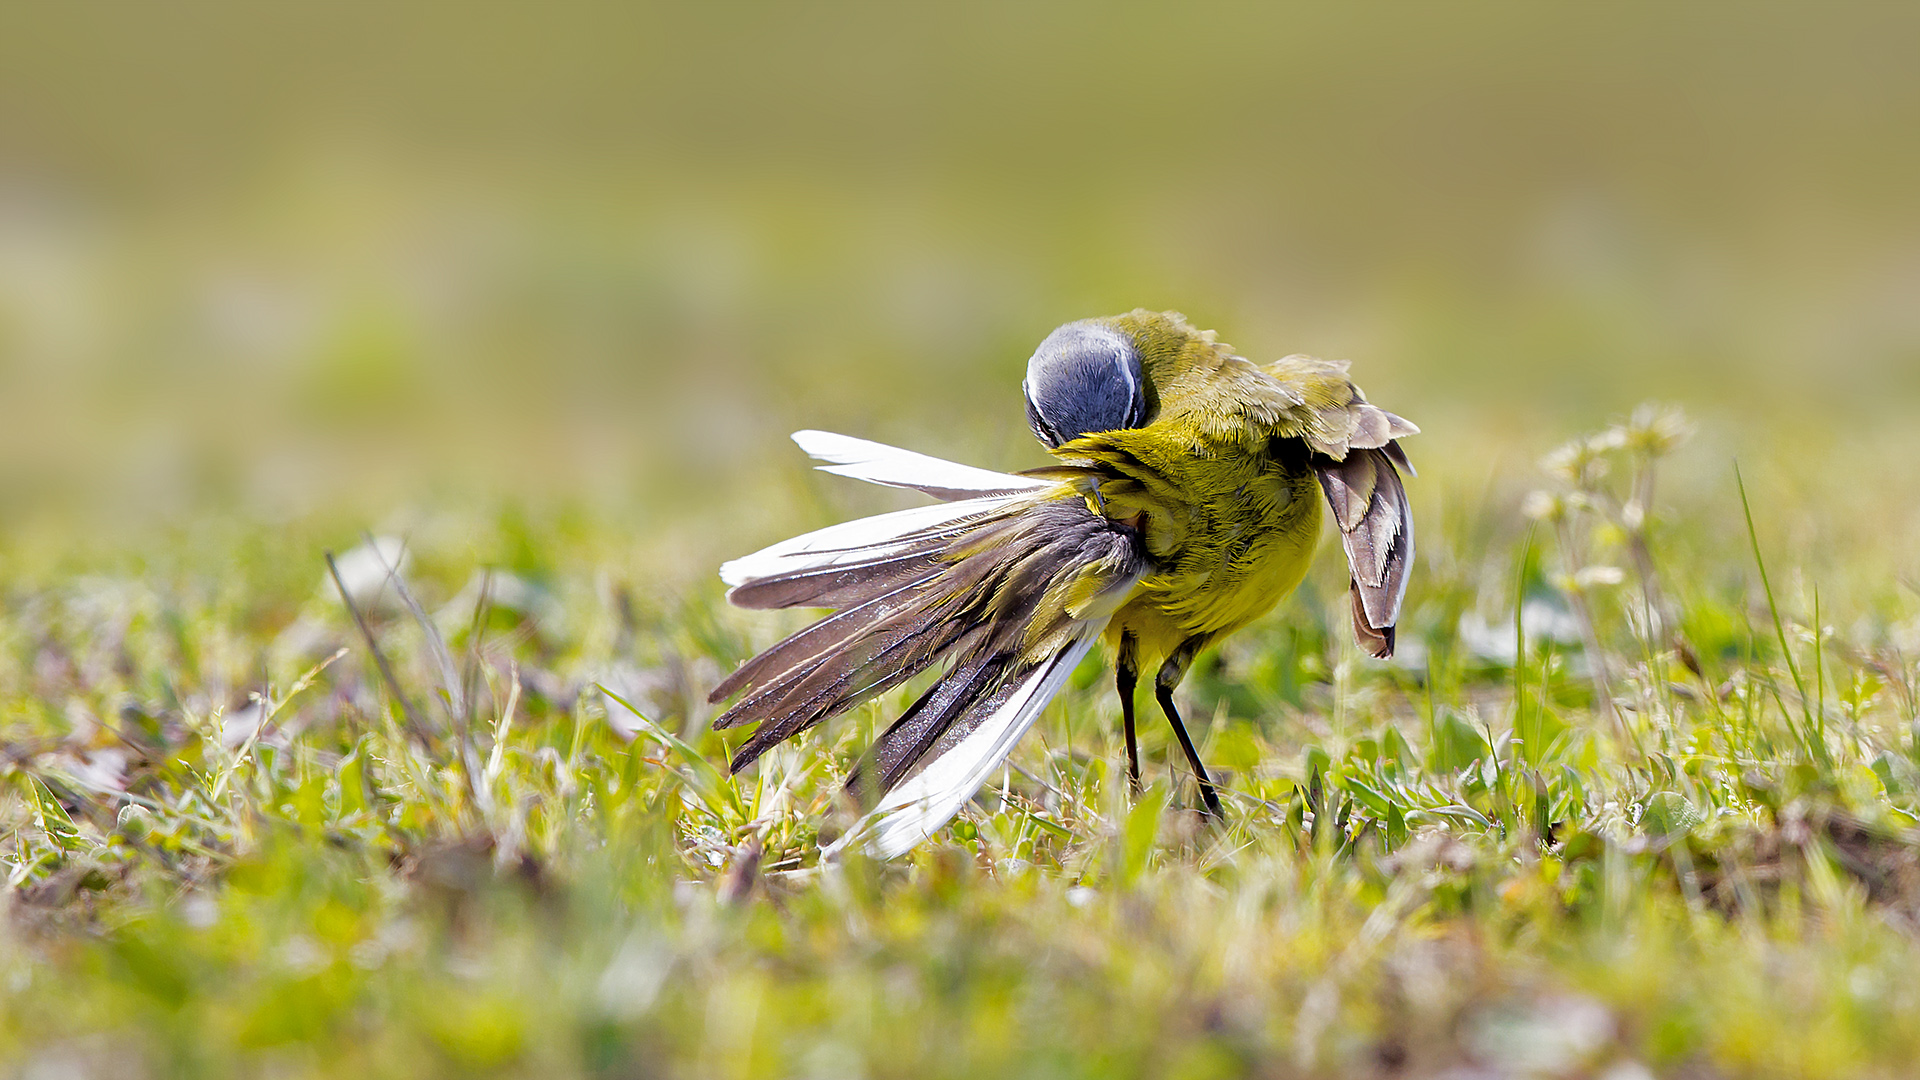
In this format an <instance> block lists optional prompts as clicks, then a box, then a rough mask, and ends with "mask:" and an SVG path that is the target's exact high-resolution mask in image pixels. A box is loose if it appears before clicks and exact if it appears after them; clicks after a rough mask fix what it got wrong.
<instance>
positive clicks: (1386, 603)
mask: <svg viewBox="0 0 1920 1080" xmlns="http://www.w3.org/2000/svg"><path fill="white" fill-rule="evenodd" d="M1405 460H1406V455H1405V454H1404V453H1403V452H1402V451H1401V450H1400V447H1399V445H1398V444H1397V443H1395V442H1388V443H1387V444H1386V446H1385V447H1383V448H1380V449H1372V448H1367V449H1362V448H1354V449H1351V450H1349V451H1348V452H1347V456H1346V458H1345V459H1344V460H1341V461H1335V460H1334V459H1333V458H1331V457H1328V456H1326V455H1324V454H1316V455H1314V458H1313V470H1314V473H1315V475H1317V476H1318V477H1319V478H1320V488H1321V490H1322V491H1324V492H1326V495H1327V504H1328V505H1329V506H1331V507H1332V508H1333V519H1334V523H1335V524H1336V525H1338V526H1339V528H1340V543H1341V545H1342V546H1343V547H1345V548H1346V552H1347V566H1348V568H1349V569H1350V570H1351V571H1352V577H1351V578H1350V579H1349V588H1350V591H1351V593H1352V597H1353V633H1354V638H1355V640H1357V641H1358V642H1359V643H1360V645H1361V647H1362V648H1364V649H1366V650H1367V652H1368V653H1369V654H1371V655H1373V656H1374V657H1377V658H1379V659H1382V660H1384V659H1386V658H1387V657H1389V656H1392V655H1393V644H1394V624H1396V623H1397V622H1399V619H1400V600H1401V598H1402V597H1403V596H1404V595H1405V593H1406V588H1407V572H1408V571H1409V570H1410V569H1411V568H1412V566H1413V514H1412V512H1411V511H1410V509H1409V507H1408V505H1407V490H1406V488H1405V487H1404V486H1402V485H1401V483H1400V474H1399V472H1398V471H1396V470H1395V468H1394V465H1395V463H1396V462H1404V461H1405Z"/></svg>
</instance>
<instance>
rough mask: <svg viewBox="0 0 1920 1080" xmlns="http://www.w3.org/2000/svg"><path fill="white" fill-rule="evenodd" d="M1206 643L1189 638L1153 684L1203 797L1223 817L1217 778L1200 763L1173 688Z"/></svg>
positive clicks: (1178, 683) (1171, 657) (1162, 709)
mask: <svg viewBox="0 0 1920 1080" xmlns="http://www.w3.org/2000/svg"><path fill="white" fill-rule="evenodd" d="M1205 644H1206V639H1205V638H1200V637H1194V638H1188V639H1187V640H1186V642H1185V643H1183V644H1182V645H1181V646H1180V648H1179V649H1178V650H1177V651H1175V652H1174V654H1173V655H1172V656H1170V657H1168V658H1167V662H1166V663H1165V664H1162V665H1161V666H1160V675H1159V677H1158V678H1156V679H1154V681H1153V689H1154V696H1155V697H1156V698H1158V699H1159V701H1160V711H1161V712H1163V713H1166V714H1167V723H1169V724H1172V725H1173V733H1174V735H1175V736H1176V737H1178V738H1179V740H1180V749H1182V750H1184V751H1186V754H1187V764H1189V765H1191V766H1193V775H1194V779H1196V780H1198V781H1199V782H1200V797H1201V798H1202V799H1204V800H1205V801H1206V804H1207V812H1208V813H1209V814H1212V815H1213V816H1214V817H1216V818H1217V817H1220V816H1221V814H1220V796H1219V794H1218V793H1217V792H1215V791H1214V790H1213V779H1212V778H1211V777H1209V776H1208V775H1207V767H1206V766H1205V765H1202V764H1201V763H1200V751H1198V750H1196V749H1194V745H1193V738H1192V737H1191V736H1189V735H1188V734H1187V725H1185V724H1183V723H1181V722H1180V710H1179V709H1177V708H1175V707H1174V704H1173V688H1174V687H1176V686H1179V685H1180V680H1181V679H1183V678H1185V677H1186V674H1187V665H1189V664H1191V663H1193V657H1194V654H1196V653H1198V652H1199V651H1200V649H1201V648H1202V647H1203V646H1204V645H1205Z"/></svg>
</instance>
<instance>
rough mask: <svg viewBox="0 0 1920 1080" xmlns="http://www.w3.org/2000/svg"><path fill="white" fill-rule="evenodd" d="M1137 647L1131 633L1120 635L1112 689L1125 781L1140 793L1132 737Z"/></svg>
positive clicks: (1136, 747)
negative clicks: (1122, 733)
mask: <svg viewBox="0 0 1920 1080" xmlns="http://www.w3.org/2000/svg"><path fill="white" fill-rule="evenodd" d="M1139 663H1140V658H1139V645H1138V643H1137V642H1136V641H1135V640H1134V637H1133V635H1132V634H1131V633H1129V632H1126V631H1122V632H1121V634H1120V655H1119V656H1116V657H1115V658H1114V662H1113V683H1114V688H1115V689H1116V690H1118V691H1119V692H1120V724H1121V726H1122V727H1124V728H1125V729H1126V732H1127V781H1128V783H1129V784H1130V785H1131V787H1132V790H1133V793H1134V794H1136V795H1138V794H1139V793H1140V744H1139V743H1138V742H1137V741H1136V740H1135V739H1134V735H1133V688H1134V687H1135V686H1136V685H1138V684H1139V682H1140V667H1139Z"/></svg>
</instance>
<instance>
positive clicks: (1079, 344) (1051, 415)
mask: <svg viewBox="0 0 1920 1080" xmlns="http://www.w3.org/2000/svg"><path fill="white" fill-rule="evenodd" d="M1021 386H1022V389H1024V390H1025V391H1026V394H1027V423H1028V424H1030V425H1032V427H1033V433H1034V435H1035V436H1036V437H1038V438H1039V440H1040V441H1041V442H1043V443H1046V444H1047V446H1048V447H1055V446H1059V445H1060V444H1061V443H1064V442H1068V441H1070V440H1073V439H1077V438H1079V437H1080V436H1082V435H1087V434H1090V433H1092V432H1096V431H1114V430H1117V429H1119V428H1131V427H1139V426H1140V425H1141V424H1143V423H1145V422H1146V420H1147V393H1146V385H1145V379H1144V378H1143V376H1142V375H1141V373H1140V351H1139V350H1138V349H1137V348H1135V347H1134V344H1133V339H1132V338H1131V337H1129V336H1128V335H1127V334H1125V333H1122V332H1121V331H1119V330H1116V329H1114V328H1113V327H1112V326H1110V325H1108V324H1106V323H1104V322H1101V321H1099V320H1097V319H1088V320H1084V321H1082V322H1071V323H1068V324H1067V325H1065V326H1062V327H1061V328H1059V329H1058V330H1055V331H1054V332H1053V333H1051V334H1048V335H1047V339H1046V340H1045V341H1042V342H1041V343H1040V347H1039V348H1038V349H1036V350H1034V353H1033V359H1031V360H1028V361H1027V379H1026V382H1024V383H1022V384H1021Z"/></svg>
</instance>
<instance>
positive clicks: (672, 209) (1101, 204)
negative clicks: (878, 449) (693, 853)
mask: <svg viewBox="0 0 1920 1080" xmlns="http://www.w3.org/2000/svg"><path fill="white" fill-rule="evenodd" d="M0 23H3V24H4V25H0V513H3V514H4V517H5V520H6V521H7V522H8V528H10V529H13V530H15V531H19V530H23V529H30V528H32V527H33V525H34V523H36V522H43V523H48V524H49V535H50V536H59V537H63V538H67V539H62V540H61V544H62V545H65V544H67V543H69V542H70V538H71V536H72V535H73V532H74V523H75V522H76V521H78V522H82V523H84V524H85V525H86V526H87V534H88V535H94V536H108V537H111V536H112V535H114V534H116V532H123V531H126V530H130V529H131V530H136V531H137V530H142V529H145V528H148V527H150V526H152V525H153V524H154V523H156V522H167V521H177V520H181V519H184V518H189V517H192V516H193V515H196V514H200V513H203V512H204V511H206V510H208V509H209V508H214V507H227V508H230V509H238V510H244V511H245V512H246V513H248V514H253V515H268V516H269V517H272V516H284V517H300V516H302V515H307V514H310V513H312V512H314V511H315V510H316V509H317V508H333V509H338V510H341V511H344V512H345V515H346V517H345V518H343V520H345V519H346V518H352V519H354V520H363V521H364V520H377V519H378V518H379V517H380V515H382V514H388V513H391V512H393V511H394V508H396V507H402V506H410V505H420V504H422V503H423V502H424V503H431V502H432V501H433V500H435V499H438V498H443V497H452V496H454V495H457V494H458V493H461V492H473V491H479V492H483V493H486V494H487V496H488V497H495V498H497V497H503V496H511V497H516V498H526V499H529V500H539V499H544V498H550V497H556V496H557V497H562V498H569V499H571V498H584V499H590V500H594V501H596V503H598V504H600V505H603V506H618V507H626V508H629V510H630V512H631V515H632V517H633V518H634V520H635V522H636V542H637V543H641V544H657V545H660V546H661V549H662V550H668V549H671V550H673V551H675V552H678V553H679V554H680V555H683V556H685V557H684V558H671V559H663V560H662V563H661V565H662V566H663V568H664V569H663V570H662V572H663V573H666V574H672V575H674V576H676V577H677V576H680V575H682V574H687V575H691V574H695V573H698V574H700V575H704V574H705V573H707V572H709V571H710V569H711V565H710V564H711V563H712V562H714V561H717V558H718V556H719V555H720V554H723V553H726V552H730V551H731V550H732V548H733V546H736V545H737V544H739V543H745V542H755V543H757V542H760V541H764V540H769V539H772V538H774V536H775V534H776V533H778V532H779V531H780V530H781V529H782V528H783V527H785V526H783V525H781V524H779V523H773V522H769V521H765V520H763V519H761V518H760V517H759V516H758V515H755V516H754V517H751V518H744V517H743V515H745V514H747V513H748V512H747V511H742V510H740V509H739V508H740V506H741V505H742V504H749V505H758V504H757V503H756V498H757V496H756V493H762V492H767V491H781V490H786V489H787V488H791V487H792V484H791V480H792V478H793V477H794V476H795V475H797V474H798V472H799V469H800V462H799V461H798V460H797V458H798V455H797V454H796V453H795V452H793V451H792V449H791V447H789V446H788V445H786V443H785V442H784V438H783V437H784V435H785V433H786V432H787V431H789V430H791V429H793V428H796V427H800V426H820V427H827V428H833V429H836V430H842V431H847V432H850V433H854V434H859V435H865V436H871V437H875V438H880V439H885V440H890V441H896V442H900V443H904V444H907V445H911V446H914V447H916V448H920V449H924V450H928V451H931V452H934V453H943V454H950V455H953V456H958V457H962V458H965V459H968V460H973V461H978V462H981V463H984V464H990V465H1002V466H1013V467H1017V466H1025V465H1032V464H1036V463H1037V461H1038V457H1037V451H1036V450H1035V448H1034V447H1033V446H1032V444H1031V443H1030V442H1029V440H1028V439H1027V437H1026V435H1025V431H1024V426H1023V421H1022V414H1021V409H1020V403H1019V397H1018V381H1019V376H1020V373H1021V371H1022V365H1023V364H1024V361H1025V358H1026V356H1027V355H1028V353H1029V352H1030V351H1031V349H1032V347H1033V345H1034V344H1035V343H1036V342H1037V341H1038V340H1039V339H1040V338H1041V337H1042V336H1043V335H1044V334H1045V333H1046V332H1047V331H1048V330H1049V329H1050V328H1051V327H1053V326H1054V325H1056V324H1058V323H1060V322H1063V321H1066V320H1068V319H1072V318H1078V317H1083V316H1086V315H1091V314H1101V313H1110V312H1114V311H1120V310H1125V309H1128V308H1131V307H1134V306H1149V307H1155V308H1176V309H1180V310H1183V311H1185V312H1186V313H1187V314H1188V315H1189V316H1191V317H1192V318H1193V319H1194V320H1195V321H1196V322H1198V323H1200V324H1202V325H1208V326H1214V327H1217V328H1218V329H1219V330H1220V331H1221V334H1222V337H1223V338H1224V339H1225V340H1227V341H1230V342H1232V343H1234V344H1235V345H1236V346H1238V347H1239V348H1240V349H1241V350H1242V351H1243V352H1244V353H1246V354H1247V355H1249V356H1252V357H1254V358H1256V359H1259V358H1271V357H1273V356H1276V355H1280V354H1283V353H1286V352H1294V351H1305V352H1313V353H1317V354H1321V355H1328V356H1342V357H1351V358H1353V359H1354V360H1355V361H1356V372H1357V374H1358V376H1359V378H1360V381H1361V382H1362V384H1363V385H1364V386H1365V387H1366V388H1367V389H1368V391H1369V393H1370V394H1371V395H1372V396H1373V397H1374V398H1375V399H1376V400H1379V401H1382V402H1384V403H1386V404H1388V405H1389V406H1390V407H1392V408H1395V409H1397V410H1399V411H1401V412H1403V413H1405V414H1407V415H1409V416H1411V417H1414V418H1415V419H1417V420H1418V421H1420V422H1421V423H1422V425H1423V426H1424V427H1425V428H1426V430H1427V433H1428V434H1427V436H1426V437H1423V438H1422V440H1420V444H1419V447H1418V452H1417V453H1416V457H1417V458H1420V459H1421V460H1422V461H1423V462H1438V463H1440V467H1441V468H1442V470H1443V472H1444V470H1446V469H1447V468H1448V467H1449V463H1453V464H1455V465H1458V468H1457V469H1455V472H1457V473H1460V474H1461V475H1463V476H1465V477H1466V482H1467V483H1468V484H1469V486H1471V485H1472V484H1473V483H1484V477H1485V476H1486V475H1488V474H1489V473H1492V472H1496V471H1500V470H1502V469H1505V468H1507V467H1509V466H1520V467H1523V468H1525V467H1527V466H1528V463H1529V462H1530V461H1531V459H1532V458H1533V457H1534V456H1536V455H1537V454H1538V453H1539V452H1540V451H1541V450H1542V449H1544V448H1545V447H1547V446H1550V445H1551V444H1552V443H1553V442H1554V441H1555V440H1556V439H1557V438H1558V437H1560V435H1562V434H1564V433H1566V432H1569V431H1572V430H1578V429H1580V428H1582V427H1585V426H1590V425H1591V424H1593V423H1594V422H1596V421H1597V420H1600V419H1604V418H1605V417H1607V416H1610V415H1616V414H1618V413H1620V412H1621V411H1623V410H1624V409H1626V408H1629V407H1631V406H1632V405H1633V404H1635V403H1636V402H1639V401H1641V400H1643V399H1648V398H1658V399H1662V400H1666V401H1672V402H1678V403H1681V404H1683V405H1686V406H1687V407H1688V408H1689V410H1690V412H1692V413H1693V414H1694V415H1695V416H1696V417H1700V418H1702V419H1703V420H1704V421H1705V423H1706V425H1707V430H1708V432H1709V434H1710V435H1712V434H1713V433H1715V432H1718V433H1720V435H1721V438H1720V440H1719V441H1718V442H1713V441H1710V442H1709V444H1708V445H1709V448H1710V455H1709V457H1710V460H1709V465H1710V466H1711V469H1712V470H1714V475H1715V476H1716V478H1717V479H1718V480H1724V476H1722V475H1721V474H1722V473H1724V472H1725V462H1726V460H1727V458H1728V457H1729V456H1731V454H1733V453H1735V452H1739V451H1740V450H1742V448H1749V447H1756V446H1757V447H1759V448H1761V450H1762V451H1763V452H1764V451H1768V450H1769V449H1771V450H1773V451H1777V450H1778V448H1779V447H1780V446H1782V445H1800V444H1802V443H1805V444H1811V445H1818V444H1821V443H1824V442H1826V441H1828V440H1829V439H1830V438H1845V439H1854V440H1858V441H1859V444H1860V445H1861V446H1862V447H1863V452H1868V453H1871V452H1872V450H1871V447H1873V446H1875V445H1879V442H1878V441H1879V440H1882V439H1894V438H1898V437H1902V436H1901V432H1902V431H1903V430H1904V429H1905V428H1906V427H1907V426H1908V425H1907V419H1908V417H1910V416H1911V414H1912V410H1913V408H1914V406H1915V405H1916V403H1920V199H1916V198H1915V197H1914V193H1915V192H1916V191H1920V139H1916V138H1915V137H1914V133H1915V132H1920V76H1916V74H1915V67H1914V64H1913V55H1914V53H1913V46H1914V43H1915V41H1916V40H1920V8H1917V7H1915V6H1914V5H1906V4H1887V3H1855V4H1821V5H1807V4H1743V5H1684V6H1683V5H1670V4H1652V3H1648V4H1607V5H1570V4H1569V5H1561V4H1537V3H1515V4H1466V5H1374V4H1354V5H1337V6H1322V5H1311V6H1309V5H1274V4H1244V5H1240V4H1201V5H1180V6H1178V7H1177V8H1176V7H1175V6H1172V5H1104V4H1102V5H1093V4H1088V5H1030V4H986V5H970V6H968V7H967V8H965V9H964V10H961V9H955V10H951V11H942V10H937V9H935V8H933V7H931V6H921V5H903V6H895V5H879V4H875V5H864V4H849V3H841V4H809V5H778V4H766V5H756V4H710V5H693V4H689V5H657V4H582V3H573V4H550V5H538V6H526V7H508V6H504V5H502V6H494V5H472V4H433V3H407V4H385V3H383V4H370V3H369V4H362V3H348V4H327V5H285V4H269V5H261V4H250V3H235V2H229V0H208V2H185V3H174V4H166V5H151V4H130V3H129V4H104V3H103V4H95V3H80V4H22V5H14V6H12V7H11V8H10V10H9V11H8V12H7V13H6V14H5V15H4V16H0ZM1894 445H1900V444H1894ZM1906 445H1908V446H1909V447H1910V446H1911V443H1908V444H1906ZM1476 476H1478V477H1480V478H1481V479H1479V480H1476V479H1475V477H1476ZM775 478H779V479H780V481H781V482H782V484H783V485H784V487H782V486H778V485H775V484H773V483H771V481H772V480H774V479H775ZM763 481H764V482H767V483H765V484H764V486H763ZM817 490H820V491H825V490H827V489H826V488H820V489H817ZM834 490H836V491H837V490H839V489H834ZM1428 490H1429V491H1435V490H1440V487H1436V486H1433V485H1429V486H1428ZM832 497H833V498H835V499H839V498H841V496H838V495H835V496H832ZM1419 497H1421V498H1431V496H1430V495H1421V496H1419ZM849 498H852V499H855V500H857V499H858V498H859V497H858V496H852V497H849ZM762 501H764V500H762ZM836 507H837V509H844V507H841V506H839V505H838V504H836ZM763 509H765V508H763ZM788 509H790V508H788V507H784V506H776V507H773V508H772V509H770V510H765V513H766V516H767V517H779V516H781V513H782V512H784V511H786V510H788ZM833 512H835V511H834V510H826V509H817V510H815V511H812V514H813V516H814V518H824V517H825V516H829V515H830V514H831V513H833ZM807 523H815V522H813V521H809V522H807ZM791 524H792V521H791V517H790V515H789V517H788V520H787V522H786V525H789V526H790V525H791ZM735 530H742V531H744V532H745V533H748V534H751V535H750V536H742V537H735V536H734V535H733V532H734V531H735Z"/></svg>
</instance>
